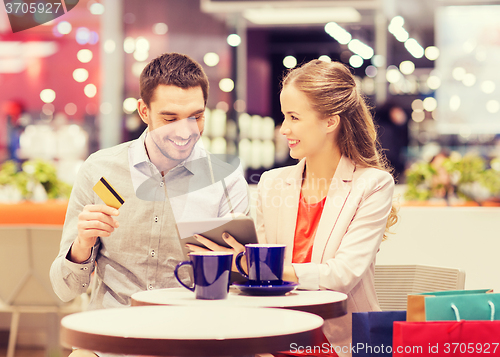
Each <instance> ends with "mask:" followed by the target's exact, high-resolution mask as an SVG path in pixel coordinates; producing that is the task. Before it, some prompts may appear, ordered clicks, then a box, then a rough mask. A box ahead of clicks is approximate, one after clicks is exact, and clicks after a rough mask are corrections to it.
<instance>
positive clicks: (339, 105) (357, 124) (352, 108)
mask: <svg viewBox="0 0 500 357" xmlns="http://www.w3.org/2000/svg"><path fill="white" fill-rule="evenodd" d="M292 84H293V85H294V86H295V88H297V89H298V90H300V91H301V92H303V93H304V94H305V95H306V96H307V98H308V99H309V101H310V105H311V107H312V108H313V109H314V110H315V111H316V112H317V113H319V114H320V115H321V116H322V117H323V118H329V117H332V116H334V115H338V116H339V117H340V127H339V132H338V135H337V144H338V146H339V149H340V152H341V153H342V155H344V156H346V157H348V158H349V159H350V160H352V161H353V162H354V163H355V164H356V165H358V166H361V167H374V168H377V169H381V170H385V171H387V172H391V171H392V169H391V168H390V166H389V165H388V164H387V160H386V158H385V156H384V155H383V154H381V151H380V148H379V147H380V145H379V143H378V140H377V131H376V128H375V124H374V123H373V118H372V115H371V113H370V109H369V107H368V105H367V103H366V101H365V99H364V97H363V96H362V95H361V93H360V91H359V89H358V87H357V86H356V82H355V80H354V76H353V75H352V73H351V71H350V70H349V69H348V68H347V67H346V66H345V65H343V64H342V63H339V62H330V63H328V62H324V61H320V60H313V61H310V62H308V63H306V64H304V65H303V66H301V67H299V68H296V69H293V70H291V71H290V72H288V74H287V75H286V76H285V78H284V79H283V82H282V88H284V87H285V86H288V85H292ZM397 220H398V216H397V208H396V206H395V205H394V204H393V205H392V208H391V212H390V214H389V218H388V220H387V225H386V231H385V234H384V239H385V238H386V237H387V233H388V232H389V228H390V227H391V226H392V225H394V224H395V223H396V222H397Z"/></svg>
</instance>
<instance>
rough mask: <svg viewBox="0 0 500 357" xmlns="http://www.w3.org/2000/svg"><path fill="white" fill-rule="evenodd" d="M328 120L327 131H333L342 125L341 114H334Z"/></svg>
mask: <svg viewBox="0 0 500 357" xmlns="http://www.w3.org/2000/svg"><path fill="white" fill-rule="evenodd" d="M326 120H327V122H326V131H327V133H332V132H334V131H336V130H337V128H338V127H339V125H340V116H339V115H338V114H337V115H333V116H331V117H329V118H327V119H326Z"/></svg>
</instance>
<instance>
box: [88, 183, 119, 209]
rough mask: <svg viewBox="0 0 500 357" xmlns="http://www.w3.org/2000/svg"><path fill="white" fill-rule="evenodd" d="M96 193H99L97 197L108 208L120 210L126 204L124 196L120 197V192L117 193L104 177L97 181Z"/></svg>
mask: <svg viewBox="0 0 500 357" xmlns="http://www.w3.org/2000/svg"><path fill="white" fill-rule="evenodd" d="M94 192H95V193H97V195H98V196H99V197H100V198H101V200H103V201H104V203H105V204H106V205H107V206H110V207H113V208H116V209H118V208H120V207H121V206H122V204H123V203H124V202H125V201H124V200H123V198H122V196H120V195H119V194H118V192H116V191H115V189H114V188H113V187H112V186H111V185H110V184H109V182H108V181H107V180H106V179H105V178H104V177H101V179H100V180H99V181H97V183H96V184H95V186H94Z"/></svg>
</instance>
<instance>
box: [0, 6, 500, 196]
mask: <svg viewBox="0 0 500 357" xmlns="http://www.w3.org/2000/svg"><path fill="white" fill-rule="evenodd" d="M498 18H500V2H499V1H479V0H477V1H475V0H418V1H417V0H359V1H340V0H315V1H298V0H293V1H287V0H281V1H262V0H261V1H230V0H148V1H147V2H141V1H138V0H123V1H117V0H101V1H96V0H80V1H79V2H78V3H77V4H76V6H75V7H74V8H73V9H72V10H71V11H69V12H67V13H66V14H65V15H63V16H61V17H59V18H57V19H54V20H53V21H50V22H48V23H45V24H42V25H40V26H36V27H33V28H31V29H27V30H24V31H21V32H17V33H12V30H11V28H10V25H9V22H8V18H7V13H6V12H3V11H2V12H0V83H1V86H0V163H2V162H6V161H7V160H13V161H14V162H15V163H17V168H18V170H22V168H21V167H22V166H21V164H22V163H23V162H25V161H27V160H28V161H29V160H31V161H30V163H32V160H35V159H43V160H46V161H49V162H51V163H52V164H53V165H54V166H55V167H56V170H57V177H58V179H59V180H60V181H62V182H66V183H68V184H70V185H71V183H72V182H73V180H74V177H75V175H76V172H77V171H78V168H79V165H80V164H81V162H82V160H84V159H85V158H86V157H87V156H88V155H89V154H90V153H92V152H94V151H96V150H98V149H100V148H105V147H109V146H112V145H115V144H118V143H121V142H123V141H127V140H131V139H134V138H136V137H138V136H139V135H140V133H141V132H142V131H143V130H144V125H143V123H142V121H141V120H140V118H139V116H138V115H137V112H136V110H135V108H136V103H137V99H138V98H139V85H138V82H139V81H138V78H139V75H140V73H141V70H142V69H143V68H144V66H145V65H146V64H147V63H148V62H149V61H150V60H151V59H152V58H154V57H156V56H158V55H160V54H161V53H164V52H180V53H185V54H188V55H189V56H191V57H193V58H194V59H195V60H197V61H198V62H200V63H201V64H202V65H203V67H204V69H205V71H206V72H207V74H208V76H209V80H210V84H211V89H210V94H209V100H208V106H207V125H206V130H205V135H204V138H203V140H204V141H205V145H206V146H207V147H208V148H209V149H210V150H211V151H212V152H214V153H229V154H237V155H239V156H240V158H241V159H242V161H243V163H244V165H245V169H246V175H247V179H248V180H249V181H250V183H256V182H257V181H258V177H259V175H260V173H262V172H263V171H264V170H267V169H270V168H273V167H279V166H283V165H288V164H292V163H293V160H291V159H290V158H289V156H288V147H287V145H286V141H284V140H283V138H281V137H280V135H279V134H277V129H278V128H279V125H280V123H281V121H282V114H281V111H280V106H279V90H280V80H281V78H282V76H283V74H284V73H285V71H286V70H287V69H289V68H293V67H295V66H299V65H300V64H302V63H305V62H307V61H309V60H311V59H315V58H319V59H322V60H325V61H331V60H335V61H342V62H343V63H345V64H347V65H348V66H350V67H351V68H352V71H353V73H355V75H356V79H357V81H358V84H359V86H360V88H361V90H362V92H363V93H364V95H365V96H366V97H367V99H368V102H369V103H370V105H371V106H372V108H373V109H372V111H373V115H374V117H375V120H376V123H377V125H378V126H379V135H380V142H381V145H382V147H383V148H384V149H386V150H385V153H386V155H387V158H388V159H389V161H390V163H391V165H392V166H393V167H394V174H395V176H396V177H397V180H398V183H402V184H403V183H407V176H408V175H410V174H411V172H410V173H408V172H405V170H407V169H408V168H410V167H411V165H412V164H413V163H416V162H421V161H424V162H426V163H427V164H429V165H428V166H427V167H426V168H424V169H422V168H419V169H415V168H414V170H413V171H416V172H417V174H418V175H420V176H422V177H424V176H426V174H427V176H429V175H431V176H432V175H434V174H435V172H434V171H436V169H433V167H432V166H431V165H430V162H431V161H432V159H433V158H434V157H435V156H436V155H438V154H441V155H444V156H445V158H446V160H445V163H444V164H445V166H446V167H448V173H449V174H450V175H451V177H452V181H453V172H452V171H453V170H452V169H450V168H449V167H451V166H453V165H454V164H455V166H456V161H457V160H459V159H460V160H461V159H462V158H463V156H466V155H467V154H473V155H475V156H476V157H475V159H479V161H480V162H479V164H478V165H479V166H478V167H481V168H482V169H481V170H479V171H484V170H486V169H489V168H492V167H493V168H495V167H496V166H495V165H496V161H495V158H496V157H498V156H499V151H500V148H499V147H500V144H499V143H500V139H499V135H498V134H499V133H500V120H499V119H500V96H499V90H500V89H499V87H500V71H498V70H497V68H496V65H497V63H498V62H499V60H500V25H499V22H498ZM451 154H453V155H451ZM450 156H451V157H452V159H453V158H454V160H455V161H453V160H450ZM492 160H493V162H492ZM450 161H451V162H450ZM9 163H10V162H9ZM460 165H462V163H460ZM28 166H30V165H28ZM34 166H36V164H35V165H34ZM497 166H498V165H497ZM31 167H33V165H31ZM497 169H499V168H498V167H497ZM10 170H11V171H13V169H12V168H10ZM35 170H36V169H35ZM425 170H427V171H429V170H430V173H429V172H427V173H426V172H425ZM433 170H434V171H433ZM4 171H5V170H4ZM24 171H26V170H24ZM28 171H29V169H28ZM496 173H497V174H498V173H499V172H498V171H496ZM4 176H5V172H4ZM455 176H456V175H455ZM462 176H463V175H462ZM490 176H491V175H490ZM493 176H495V175H493ZM497 176H498V175H497ZM1 177H2V176H1V174H0V180H1ZM422 177H421V180H420V181H422V182H424V183H425V182H427V181H429V179H428V177H427V178H424V179H422ZM4 181H6V179H4ZM410 181H411V180H410ZM417 181H418V180H417ZM420 181H419V182H417V183H416V185H415V187H417V186H418V185H420V187H422V182H420ZM455 181H457V180H456V178H455ZM409 183H410V184H412V183H411V182H409ZM490 183H491V182H490ZM1 184H2V182H1V181H0V186H1ZM452 184H453V182H452ZM454 184H455V186H456V184H457V182H455V183H454ZM496 184H499V185H500V183H498V182H493V183H492V185H496ZM4 185H5V183H4ZM427 186H429V185H427ZM498 190H500V187H499V188H498ZM21 191H22V190H21ZM24 191H30V189H29V188H28V189H27V190H26V189H25V190H24ZM427 191H428V192H430V191H429V187H427ZM455 191H460V190H457V189H456V187H455ZM490 191H491V190H490ZM493 191H494V190H493ZM29 194H30V193H28V195H29ZM493 195H494V194H493ZM20 196H21V197H25V196H26V192H25V194H24V195H23V194H22V193H21V194H19V193H12V192H7V193H5V192H4V193H3V195H2V194H1V193H0V197H4V198H3V200H8V199H11V200H12V199H16V197H17V198H19V197H20ZM414 196H415V197H411V195H410V197H409V198H417V199H418V198H422V197H423V196H422V194H421V193H420V196H419V195H418V194H415V195H414ZM424 196H425V194H424ZM469 198H471V196H469ZM472 198H474V197H472Z"/></svg>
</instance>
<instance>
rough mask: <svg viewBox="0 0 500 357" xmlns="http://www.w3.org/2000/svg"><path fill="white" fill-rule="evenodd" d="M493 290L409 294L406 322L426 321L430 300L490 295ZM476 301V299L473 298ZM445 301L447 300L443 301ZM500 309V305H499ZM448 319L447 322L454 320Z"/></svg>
mask: <svg viewBox="0 0 500 357" xmlns="http://www.w3.org/2000/svg"><path fill="white" fill-rule="evenodd" d="M492 292H493V290H491V289H482V290H449V291H435V292H428V293H420V294H409V295H408V298H407V306H406V307H407V309H406V310H407V311H406V321H426V302H427V300H428V299H430V298H433V297H437V296H439V297H443V298H446V297H453V296H464V297H465V296H469V295H481V294H490V293H492ZM471 300H474V297H473V298H471ZM442 301H445V300H441V302H442ZM498 307H499V308H500V305H498ZM453 319H454V318H451V319H446V320H453Z"/></svg>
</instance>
